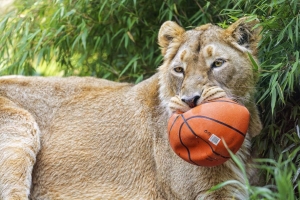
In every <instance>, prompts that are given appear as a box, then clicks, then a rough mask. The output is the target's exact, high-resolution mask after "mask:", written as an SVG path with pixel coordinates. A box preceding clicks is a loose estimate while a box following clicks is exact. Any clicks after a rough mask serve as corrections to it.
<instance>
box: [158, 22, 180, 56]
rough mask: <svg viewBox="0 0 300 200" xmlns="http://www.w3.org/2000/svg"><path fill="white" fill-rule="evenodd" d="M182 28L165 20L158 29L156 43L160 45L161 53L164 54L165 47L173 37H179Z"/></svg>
mask: <svg viewBox="0 0 300 200" xmlns="http://www.w3.org/2000/svg"><path fill="white" fill-rule="evenodd" d="M183 33H184V29H183V28H182V27H180V26H179V25H178V24H176V23H175V22H172V21H166V22H165V23H163V25H162V26H161V27H160V29H159V33H158V44H159V45H160V46H161V53H162V55H165V54H166V51H167V47H168V46H169V44H170V42H171V41H172V40H173V39H174V38H178V37H180V36H181V35H182V34H183Z"/></svg>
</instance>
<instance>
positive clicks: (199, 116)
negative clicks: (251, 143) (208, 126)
mask: <svg viewBox="0 0 300 200" xmlns="http://www.w3.org/2000/svg"><path fill="white" fill-rule="evenodd" d="M193 118H204V119H208V120H212V121H214V122H217V123H219V124H222V125H224V126H226V127H228V128H230V129H232V130H234V131H236V132H237V133H239V134H241V135H242V136H243V137H245V136H246V135H245V134H244V133H243V132H242V131H240V130H238V129H236V128H234V127H232V126H230V125H228V124H226V123H224V122H221V121H219V120H216V119H214V118H210V117H206V116H202V115H197V116H193V117H190V118H188V119H186V120H187V121H188V120H190V119H193Z"/></svg>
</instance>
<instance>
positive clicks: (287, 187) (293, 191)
mask: <svg viewBox="0 0 300 200" xmlns="http://www.w3.org/2000/svg"><path fill="white" fill-rule="evenodd" d="M230 155H231V157H232V159H233V160H234V162H235V163H236V164H237V166H238V167H239V168H240V169H241V171H242V172H243V177H244V178H245V180H246V182H245V183H241V182H239V181H237V180H228V181H225V182H223V183H220V184H218V185H216V186H214V187H212V188H211V189H210V191H215V190H218V189H220V188H222V187H224V186H226V185H236V186H237V187H238V188H241V189H243V190H246V191H248V195H249V199H251V200H256V199H288V200H296V199H297V195H298V196H299V194H300V168H298V169H297V168H296V166H295V164H294V162H295V161H297V162H299V160H300V147H298V148H296V149H295V150H293V151H292V152H290V153H284V154H281V155H280V156H279V158H278V160H277V161H275V160H273V159H269V158H266V159H256V165H257V166H256V167H257V168H259V169H261V171H262V172H264V173H265V174H266V177H267V179H271V180H270V181H269V184H267V185H264V186H253V185H250V181H249V180H248V179H247V175H246V169H245V166H244V165H243V164H242V162H240V160H239V159H238V158H237V157H236V156H235V155H234V154H233V153H232V152H230ZM271 177H272V178H271Z"/></svg>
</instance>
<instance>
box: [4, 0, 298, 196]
mask: <svg viewBox="0 0 300 200" xmlns="http://www.w3.org/2000/svg"><path fill="white" fill-rule="evenodd" d="M14 6H15V9H9V10H8V11H7V12H6V13H4V14H1V16H0V17H1V19H0V32H1V37H0V48H1V51H0V63H1V64H0V74H1V75H5V74H24V75H64V76H69V75H79V76H97V77H102V78H107V79H111V80H116V81H130V82H139V81H141V80H143V79H145V78H147V77H149V76H151V75H152V74H153V73H155V70H156V68H157V67H158V66H159V64H160V63H161V59H162V58H161V55H160V50H159V47H158V45H157V33H158V30H159V27H160V25H161V24H162V23H163V22H164V21H166V20H174V21H176V22H177V23H178V24H180V25H181V26H183V27H185V28H187V29H189V28H193V27H195V26H197V25H200V24H205V23H217V24H218V25H220V26H221V27H224V28H225V27H227V26H228V25H229V24H230V23H232V22H234V21H235V20H236V19H238V18H239V17H242V16H245V15H248V16H253V17H257V18H259V19H260V21H261V25H262V26H263V32H262V41H261V43H260V51H259V56H258V57H259V60H260V63H261V64H260V65H258V64H256V63H255V61H254V60H253V59H252V63H253V67H254V69H255V70H259V71H260V72H261V76H260V80H259V82H258V87H257V91H258V92H257V102H258V107H259V109H260V111H261V118H262V121H263V124H264V129H263V131H262V134H260V135H259V136H258V137H256V138H255V139H254V146H255V148H254V149H256V151H257V153H258V154H259V155H260V156H261V157H264V158H266V159H270V160H264V162H263V164H262V166H268V167H270V168H271V171H268V173H266V180H267V181H268V182H269V183H270V184H272V185H273V186H272V188H269V187H263V188H260V190H258V191H261V192H258V196H262V197H263V198H266V199H269V198H268V196H264V195H263V194H262V193H263V191H265V194H266V195H270V196H269V197H270V198H271V197H272V198H275V197H276V198H275V199H278V198H279V197H280V196H273V195H275V194H272V192H270V191H274V190H275V191H278V192H279V193H282V194H286V193H287V192H291V185H289V184H290V183H291V184H292V186H293V189H294V191H296V192H294V193H293V194H295V195H296V196H298V197H299V188H300V186H299V181H293V180H292V179H293V178H292V177H291V176H292V175H291V174H289V173H292V174H293V175H294V174H296V175H297V173H298V175H297V177H298V178H297V180H299V178H300V177H299V174H300V161H299V156H295V157H294V158H293V159H288V158H287V157H284V156H282V154H283V153H286V154H288V153H289V154H290V155H294V154H293V152H295V150H296V148H297V147H298V146H300V128H299V127H300V119H299V118H300V81H299V80H300V66H299V65H300V64H299V51H300V43H299V40H300V39H299V37H300V31H299V26H300V2H299V1H298V0H289V1H286V0H252V1H249V0H231V1H229V0H225V1H224V0H212V1H207V0H204V1H198V0H194V1H184V0H164V1H146V0H139V1H137V0H120V1H115V0H38V1H34V0H28V1H21V0H16V1H15V4H14ZM250 59H251V57H250ZM298 152H299V151H298ZM298 155H299V154H298ZM285 159H287V160H289V163H287V162H285V161H284V160H285ZM274 160H277V162H275V161H274ZM278 177H280V178H279V179H278ZM280 180H284V182H281V181H280ZM288 180H290V182H289V183H287V182H288ZM247 187H248V186H247ZM273 187H276V189H274V188H273ZM285 187H287V188H286V189H285ZM248 188H249V190H250V191H251V188H250V186H249V187H248ZM297 188H298V189H297ZM255 191H256V192H253V194H256V193H257V190H255ZM297 191H298V192H297ZM250 193H251V192H250ZM291 199H292V198H291Z"/></svg>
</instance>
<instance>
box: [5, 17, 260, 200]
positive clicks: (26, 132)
mask: <svg viewBox="0 0 300 200" xmlns="http://www.w3.org/2000/svg"><path fill="white" fill-rule="evenodd" d="M248 21H249V20H247V18H242V19H240V20H238V21H237V22H236V23H234V24H232V25H231V26H230V27H229V28H227V29H222V28H220V27H218V26H214V25H212V24H206V25H203V26H200V27H197V28H195V29H193V30H189V31H185V30H184V29H183V28H181V27H180V26H179V25H177V24H176V23H175V22H171V21H168V22H165V23H164V24H163V25H162V26H161V28H160V31H159V35H158V41H159V45H160V46H161V51H162V55H163V56H164V61H163V64H162V65H161V66H160V67H159V69H158V72H157V73H156V74H155V75H153V76H152V77H151V78H149V79H148V80H145V81H143V82H141V83H139V84H137V85H131V84H127V83H114V82H111V81H107V80H100V79H96V78H89V77H86V78H79V77H69V78H54V77H52V78H42V77H21V76H8V77H2V78H1V79H0V95H1V96H0V152H1V154H0V155H1V156H0V193H1V199H5V200H6V199H28V198H29V199H46V200H47V199H147V200H148V199H172V200H174V199H201V198H203V199H246V198H247V191H245V190H244V189H242V188H239V187H238V186H237V185H228V186H226V187H223V188H221V189H219V190H216V191H214V192H209V191H208V190H209V189H210V188H211V187H212V186H214V185H216V184H218V183H221V182H223V181H226V180H230V179H233V180H237V181H240V182H241V183H244V182H245V177H243V175H242V172H241V170H240V169H239V168H238V167H237V165H236V164H235V163H234V162H233V161H232V160H229V161H227V162H225V163H224V164H222V165H220V166H216V167H201V166H196V165H192V164H189V163H187V162H185V161H184V160H182V159H181V158H179V157H178V156H177V155H176V154H175V153H174V152H173V151H172V150H171V148H170V145H169V142H168V136H167V127H166V126H167V121H168V118H169V117H170V114H171V113H172V112H174V111H182V112H184V111H187V110H189V109H190V108H192V107H195V106H196V105H198V104H200V103H201V102H203V101H204V100H210V99H215V98H219V97H228V98H232V99H234V100H237V101H238V102H240V103H242V104H244V105H245V106H246V107H247V108H248V109H249V111H250V113H251V121H250V127H249V130H248V134H247V138H246V140H245V142H244V144H243V146H242V148H241V149H240V150H239V151H238V153H237V156H238V157H239V158H240V159H241V162H243V163H244V164H245V166H246V170H247V173H248V178H249V179H250V180H253V178H254V176H255V174H254V173H253V172H254V171H253V170H252V168H251V166H250V164H251V157H252V155H251V149H250V146H251V145H250V140H251V138H252V137H253V136H255V135H257V134H258V133H259V132H260V130H261V123H260V120H259V116H258V112H257V109H256V106H255V103H254V98H253V94H254V92H255V89H254V84H255V82H256V77H257V75H256V74H255V73H256V72H255V71H254V70H253V69H252V65H251V61H250V59H249V56H248V53H250V54H252V55H253V56H254V57H255V55H256V53H257V42H258V40H259V39H260V36H259V33H260V28H255V29H253V27H254V26H255V25H256V24H257V22H256V21H251V22H248Z"/></svg>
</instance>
